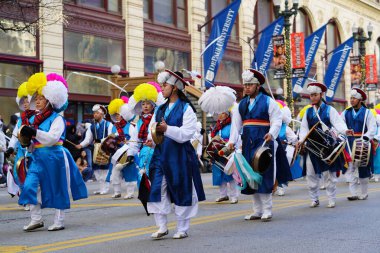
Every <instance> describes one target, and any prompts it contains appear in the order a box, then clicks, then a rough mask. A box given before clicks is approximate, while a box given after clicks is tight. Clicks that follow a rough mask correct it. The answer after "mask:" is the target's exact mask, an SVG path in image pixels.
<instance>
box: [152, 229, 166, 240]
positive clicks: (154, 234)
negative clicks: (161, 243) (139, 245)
mask: <svg viewBox="0 0 380 253" xmlns="http://www.w3.org/2000/svg"><path fill="white" fill-rule="evenodd" d="M168 234H169V230H166V231H165V232H160V230H158V231H157V232H154V233H153V234H152V235H151V236H150V237H152V238H153V239H160V238H162V237H164V236H165V235H168Z"/></svg>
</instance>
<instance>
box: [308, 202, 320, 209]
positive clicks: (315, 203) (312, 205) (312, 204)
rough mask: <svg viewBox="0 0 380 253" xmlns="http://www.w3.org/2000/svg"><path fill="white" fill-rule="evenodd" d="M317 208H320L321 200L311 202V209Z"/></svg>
mask: <svg viewBox="0 0 380 253" xmlns="http://www.w3.org/2000/svg"><path fill="white" fill-rule="evenodd" d="M317 206H319V200H315V201H313V202H311V204H310V207H311V208H314V207H317Z"/></svg>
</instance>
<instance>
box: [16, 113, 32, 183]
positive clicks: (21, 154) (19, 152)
mask: <svg viewBox="0 0 380 253" xmlns="http://www.w3.org/2000/svg"><path fill="white" fill-rule="evenodd" d="M21 123H22V120H21V117H20V118H19V119H18V121H17V127H18V129H20V128H21ZM16 148H17V153H16V156H15V159H14V164H13V179H14V181H15V183H16V184H17V185H18V187H20V190H22V187H23V184H22V183H21V182H20V180H19V176H18V171H17V162H18V160H20V159H22V158H23V157H24V156H25V153H26V150H27V149H26V148H23V147H22V146H21V144H20V142H19V141H18V142H17V147H16ZM30 156H31V154H30V153H27V155H26V157H28V159H27V160H28V162H27V168H28V167H29V165H30V159H29V158H30Z"/></svg>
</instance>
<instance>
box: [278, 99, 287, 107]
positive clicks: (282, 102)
mask: <svg viewBox="0 0 380 253" xmlns="http://www.w3.org/2000/svg"><path fill="white" fill-rule="evenodd" d="M276 102H277V103H280V104H281V105H282V107H285V106H286V103H285V102H284V101H282V100H279V99H277V100H276Z"/></svg>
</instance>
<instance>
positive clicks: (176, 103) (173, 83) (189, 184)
mask: <svg viewBox="0 0 380 253" xmlns="http://www.w3.org/2000/svg"><path fill="white" fill-rule="evenodd" d="M158 82H159V83H160V84H162V85H163V91H162V94H163V96H164V97H165V98H167V99H168V100H167V102H166V103H165V104H163V105H161V106H159V107H158V109H157V110H156V112H155V113H154V115H153V117H152V120H151V122H150V127H149V129H151V127H152V126H153V125H155V123H156V122H157V123H158V122H159V124H158V126H157V127H156V129H155V132H156V133H158V134H159V135H164V137H163V141H162V143H156V146H155V149H154V154H153V157H152V160H151V163H150V166H149V178H150V180H151V192H150V197H149V202H148V211H149V213H153V214H154V218H155V221H156V225H157V226H158V227H159V229H158V231H157V232H155V233H153V234H152V238H161V237H163V236H165V235H167V234H168V228H167V215H168V214H169V213H170V211H171V203H174V212H175V214H176V218H177V232H176V233H175V234H174V236H173V238H175V239H182V238H185V237H187V236H188V234H187V233H188V230H189V226H190V218H192V217H194V216H195V215H196V214H197V212H198V201H203V200H205V193H204V190H203V184H202V179H201V175H200V172H199V167H198V162H197V156H196V154H195V150H194V148H193V147H192V145H191V143H190V139H191V137H192V136H193V135H194V131H195V127H196V122H197V117H196V114H195V109H194V108H193V106H192V104H191V103H190V101H189V100H188V99H187V97H186V96H185V94H184V93H183V92H184V90H185V85H187V82H186V81H185V80H184V79H183V75H182V73H181V72H172V71H170V70H165V71H164V72H161V73H160V74H159V76H158ZM152 137H154V136H152V131H151V132H150V134H149V136H148V141H147V145H153V142H152Z"/></svg>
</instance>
